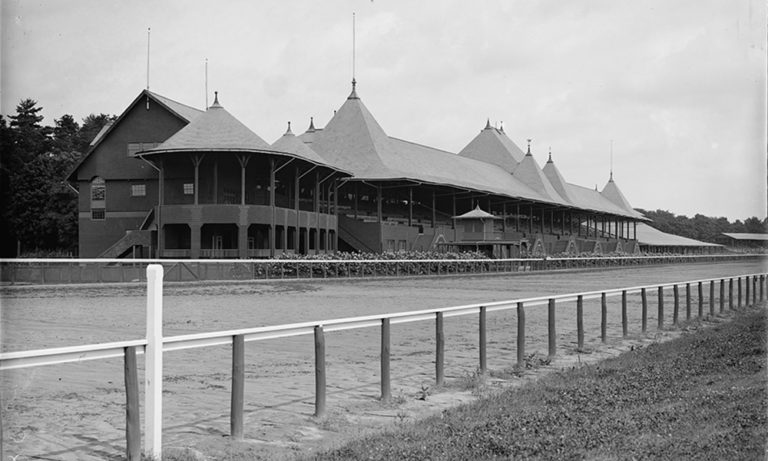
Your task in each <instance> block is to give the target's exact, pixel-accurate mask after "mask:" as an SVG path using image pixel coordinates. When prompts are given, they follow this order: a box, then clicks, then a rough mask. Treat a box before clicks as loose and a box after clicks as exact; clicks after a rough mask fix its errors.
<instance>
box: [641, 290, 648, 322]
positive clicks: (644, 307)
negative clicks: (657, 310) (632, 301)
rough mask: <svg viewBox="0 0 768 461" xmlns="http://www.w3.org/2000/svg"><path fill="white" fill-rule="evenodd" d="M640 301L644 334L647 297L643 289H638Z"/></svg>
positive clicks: (646, 319) (646, 320)
mask: <svg viewBox="0 0 768 461" xmlns="http://www.w3.org/2000/svg"><path fill="white" fill-rule="evenodd" d="M640 300H641V301H642V304H643V308H642V317H643V318H642V331H643V333H645V331H646V330H647V329H648V296H647V294H646V292H645V288H641V289H640Z"/></svg>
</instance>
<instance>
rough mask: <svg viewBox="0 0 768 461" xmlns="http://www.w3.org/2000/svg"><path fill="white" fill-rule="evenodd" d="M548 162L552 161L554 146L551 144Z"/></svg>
mask: <svg viewBox="0 0 768 461" xmlns="http://www.w3.org/2000/svg"><path fill="white" fill-rule="evenodd" d="M547 163H552V146H549V160H547Z"/></svg>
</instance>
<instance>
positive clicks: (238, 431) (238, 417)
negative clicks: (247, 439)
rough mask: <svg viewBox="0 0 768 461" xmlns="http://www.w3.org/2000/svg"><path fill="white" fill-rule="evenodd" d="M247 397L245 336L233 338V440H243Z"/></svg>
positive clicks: (230, 421) (231, 401)
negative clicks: (244, 410) (245, 397)
mask: <svg viewBox="0 0 768 461" xmlns="http://www.w3.org/2000/svg"><path fill="white" fill-rule="evenodd" d="M244 396H245V336H243V335H234V336H232V394H231V398H230V416H229V433H230V435H231V436H232V439H233V440H243V409H244V402H245V399H244Z"/></svg>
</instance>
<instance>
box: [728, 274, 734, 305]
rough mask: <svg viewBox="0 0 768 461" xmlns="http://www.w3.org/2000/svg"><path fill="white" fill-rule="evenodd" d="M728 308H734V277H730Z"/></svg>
mask: <svg viewBox="0 0 768 461" xmlns="http://www.w3.org/2000/svg"><path fill="white" fill-rule="evenodd" d="M728 310H733V277H731V278H730V279H728Z"/></svg>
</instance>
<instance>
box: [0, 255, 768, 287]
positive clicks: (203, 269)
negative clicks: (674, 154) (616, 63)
mask: <svg viewBox="0 0 768 461" xmlns="http://www.w3.org/2000/svg"><path fill="white" fill-rule="evenodd" d="M766 258H768V256H766V255H764V254H746V255H745V254H721V255H677V256H670V255H668V256H661V255H660V256H616V257H592V258H582V257H573V258H538V259H537V258H513V259H360V260H352V259H271V260H265V259H101V258H93V259H53V258H49V259H0V281H2V282H4V283H9V284H70V283H124V282H144V281H145V280H146V278H145V269H146V267H147V266H148V265H149V264H161V265H163V266H164V267H165V270H166V275H165V279H166V280H167V281H179V282H181V281H196V280H211V281H214V280H272V279H287V278H293V279H316V278H361V277H404V276H444V275H455V274H487V273H518V272H531V271H553V270H579V269H595V268H610V267H633V266H646V265H653V264H676V263H702V262H723V261H745V260H759V259H766Z"/></svg>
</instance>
